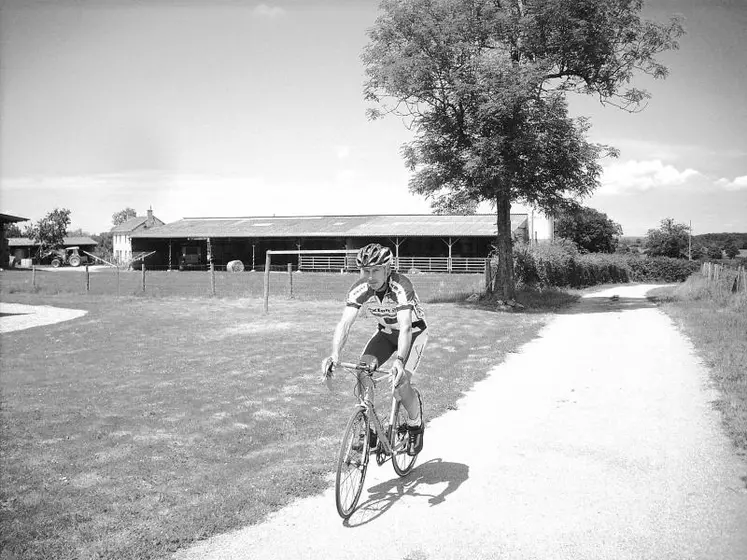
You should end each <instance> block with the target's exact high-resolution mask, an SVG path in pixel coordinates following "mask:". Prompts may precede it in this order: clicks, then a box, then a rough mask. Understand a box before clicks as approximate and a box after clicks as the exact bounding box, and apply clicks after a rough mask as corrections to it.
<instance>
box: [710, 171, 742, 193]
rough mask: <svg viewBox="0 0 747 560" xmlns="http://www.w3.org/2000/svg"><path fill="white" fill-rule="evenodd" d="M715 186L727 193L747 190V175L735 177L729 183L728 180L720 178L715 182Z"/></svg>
mask: <svg viewBox="0 0 747 560" xmlns="http://www.w3.org/2000/svg"><path fill="white" fill-rule="evenodd" d="M716 185H718V186H719V187H722V188H723V189H724V190H727V191H743V190H747V175H742V176H740V177H737V178H736V179H734V180H733V181H729V179H726V178H723V177H722V178H721V179H719V180H718V181H716Z"/></svg>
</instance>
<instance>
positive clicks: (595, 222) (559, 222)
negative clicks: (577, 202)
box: [555, 206, 623, 253]
mask: <svg viewBox="0 0 747 560" xmlns="http://www.w3.org/2000/svg"><path fill="white" fill-rule="evenodd" d="M622 233H623V230H622V227H621V226H620V224H617V223H615V222H613V221H612V220H611V219H609V218H608V217H607V214H605V213H604V212H599V211H598V210H594V209H593V208H588V207H585V206H581V207H578V208H574V209H571V210H566V211H563V212H562V213H561V214H560V215H559V216H558V217H557V219H556V220H555V235H557V236H558V237H563V238H565V239H570V240H571V241H573V242H574V243H575V244H576V246H577V247H578V248H579V249H580V250H581V252H583V253H614V252H615V250H616V248H617V242H618V237H619V236H620V235H622Z"/></svg>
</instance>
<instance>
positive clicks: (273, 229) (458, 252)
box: [132, 214, 537, 272]
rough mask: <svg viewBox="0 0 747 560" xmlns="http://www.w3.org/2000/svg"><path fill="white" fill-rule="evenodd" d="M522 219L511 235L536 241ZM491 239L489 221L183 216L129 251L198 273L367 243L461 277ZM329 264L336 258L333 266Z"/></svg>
mask: <svg viewBox="0 0 747 560" xmlns="http://www.w3.org/2000/svg"><path fill="white" fill-rule="evenodd" d="M532 218H533V217H532V216H529V215H527V214H512V215H511V230H512V232H513V235H514V238H515V239H519V240H523V241H526V240H528V239H529V238H530V231H533V232H534V234H533V237H534V236H536V231H537V230H536V224H534V221H533V220H532ZM495 237H496V216H495V215H494V214H475V215H435V214H407V215H366V216H358V215H354V216H271V217H268V216H249V217H233V218H183V219H181V220H179V221H177V222H173V223H170V224H166V225H163V226H159V227H155V228H153V229H150V230H147V231H143V232H136V233H133V235H132V247H133V252H137V253H140V254H150V256H148V257H147V259H146V261H145V262H146V266H147V267H153V268H161V267H164V268H171V269H175V268H180V269H205V268H207V267H208V266H209V265H210V264H211V263H212V264H213V265H214V266H215V267H218V268H220V267H223V266H225V265H226V264H227V263H228V262H230V261H233V260H240V261H242V263H243V264H244V266H245V267H246V268H248V269H250V270H258V269H261V268H263V267H264V263H265V253H266V251H267V250H276V251H277V250H286V251H287V250H315V251H339V250H354V249H358V248H360V247H362V246H363V245H365V244H367V243H371V242H377V243H381V244H383V245H386V246H389V247H391V249H392V250H393V251H394V252H395V255H396V256H397V259H398V266H399V268H400V269H409V268H412V267H416V268H418V269H421V270H422V269H425V270H440V271H445V272H447V271H451V272H458V271H463V272H469V271H475V272H476V271H479V270H482V268H483V266H484V261H485V258H486V257H487V256H488V255H489V254H490V252H491V250H492V243H493V241H494V240H495ZM325 262H328V261H324V259H323V257H322V256H320V257H318V258H316V259H305V260H303V259H299V256H298V255H277V256H276V257H275V258H274V259H273V265H275V264H276V265H278V266H287V263H292V264H293V265H294V267H295V268H296V269H302V270H303V269H307V270H321V269H324V268H332V269H334V268H336V267H337V264H335V265H332V266H329V267H326V266H325V264H324V263H325ZM334 262H335V263H337V262H338V261H334Z"/></svg>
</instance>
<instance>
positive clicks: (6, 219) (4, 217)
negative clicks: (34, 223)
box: [0, 213, 28, 224]
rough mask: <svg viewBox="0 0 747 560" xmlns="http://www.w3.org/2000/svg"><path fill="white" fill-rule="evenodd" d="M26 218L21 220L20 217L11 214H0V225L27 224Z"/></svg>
mask: <svg viewBox="0 0 747 560" xmlns="http://www.w3.org/2000/svg"><path fill="white" fill-rule="evenodd" d="M27 221H28V218H22V217H21V216H14V215H13V214H2V213H0V223H3V224H12V223H14V222H27Z"/></svg>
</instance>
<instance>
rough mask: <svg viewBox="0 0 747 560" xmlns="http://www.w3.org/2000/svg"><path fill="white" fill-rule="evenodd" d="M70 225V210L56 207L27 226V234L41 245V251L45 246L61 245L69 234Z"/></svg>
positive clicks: (54, 246)
mask: <svg viewBox="0 0 747 560" xmlns="http://www.w3.org/2000/svg"><path fill="white" fill-rule="evenodd" d="M69 225H70V210H68V209H67V208H55V209H54V210H52V211H51V212H49V213H48V214H47V215H46V216H44V217H43V218H41V219H40V220H38V221H36V222H34V223H33V224H31V225H30V226H29V227H28V228H26V232H25V233H26V236H27V237H29V238H30V239H32V240H33V241H34V242H35V243H38V244H39V245H40V251H43V249H44V248H45V247H50V248H56V247H60V246H61V245H62V244H63V242H64V240H65V236H66V235H67V226H69Z"/></svg>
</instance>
